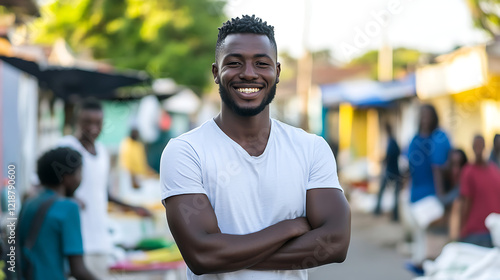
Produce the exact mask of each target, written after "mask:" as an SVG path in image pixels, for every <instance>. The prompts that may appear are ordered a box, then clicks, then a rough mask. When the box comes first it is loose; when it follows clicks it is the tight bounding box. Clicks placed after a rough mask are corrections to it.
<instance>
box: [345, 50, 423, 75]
mask: <svg viewBox="0 0 500 280" xmlns="http://www.w3.org/2000/svg"><path fill="white" fill-rule="evenodd" d="M392 55H393V57H392V67H393V76H394V77H398V76H399V75H400V73H406V72H407V71H408V68H411V67H412V66H414V65H416V64H417V63H418V60H419V58H420V55H421V53H420V52H419V51H417V50H412V49H406V48H397V49H394V50H393V52H392ZM377 63H378V50H371V51H368V52H366V53H365V54H363V55H361V56H359V57H357V58H354V59H353V60H352V61H351V62H350V65H371V66H372V71H371V76H372V78H374V79H377V77H378V73H377V71H378V69H377Z"/></svg>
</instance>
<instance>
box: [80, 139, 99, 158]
mask: <svg viewBox="0 0 500 280" xmlns="http://www.w3.org/2000/svg"><path fill="white" fill-rule="evenodd" d="M76 138H77V139H78V141H80V143H81V144H82V146H83V147H84V148H85V150H87V152H89V153H91V154H93V155H96V154H97V150H96V148H95V142H94V141H91V140H89V139H87V138H85V137H83V136H82V135H77V137H76Z"/></svg>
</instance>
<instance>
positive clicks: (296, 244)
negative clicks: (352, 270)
mask: <svg viewBox="0 0 500 280" xmlns="http://www.w3.org/2000/svg"><path fill="white" fill-rule="evenodd" d="M349 236H350V234H349V233H347V234H346V233H345V232H338V230H336V229H328V228H327V227H324V228H318V229H315V230H312V231H310V232H308V233H306V234H304V235H302V236H300V237H297V238H295V239H292V240H290V241H289V242H287V243H286V244H285V245H283V247H281V248H280V249H279V250H277V251H276V252H275V253H273V254H272V255H271V256H269V257H268V258H267V259H265V260H264V261H262V262H260V263H258V264H256V265H254V266H252V267H251V269H256V270H294V269H306V268H311V267H316V266H320V265H324V264H328V263H335V262H343V261H344V260H345V258H346V255H347V249H348V247H349V241H350V238H349Z"/></svg>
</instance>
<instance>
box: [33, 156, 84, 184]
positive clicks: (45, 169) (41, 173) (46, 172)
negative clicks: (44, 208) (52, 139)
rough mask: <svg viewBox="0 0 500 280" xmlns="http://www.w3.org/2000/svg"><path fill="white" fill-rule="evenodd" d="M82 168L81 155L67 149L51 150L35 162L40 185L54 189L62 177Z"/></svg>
mask: <svg viewBox="0 0 500 280" xmlns="http://www.w3.org/2000/svg"><path fill="white" fill-rule="evenodd" d="M81 166H82V155H81V154H80V153H79V152H77V151H75V150H73V149H71V148H68V147H61V148H56V149H52V150H50V151H48V152H46V153H44V154H43V155H42V156H41V157H40V158H39V159H38V161H37V174H38V178H39V179H40V183H41V184H42V185H44V186H46V187H55V186H58V185H60V184H61V183H62V179H63V176H64V175H71V174H74V173H75V172H76V171H77V170H78V168H80V167H81Z"/></svg>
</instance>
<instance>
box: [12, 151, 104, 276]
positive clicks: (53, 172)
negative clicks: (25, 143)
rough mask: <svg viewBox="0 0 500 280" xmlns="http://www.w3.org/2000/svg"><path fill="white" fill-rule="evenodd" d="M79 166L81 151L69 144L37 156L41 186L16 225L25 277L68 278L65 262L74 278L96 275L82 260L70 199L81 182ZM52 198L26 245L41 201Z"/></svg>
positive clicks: (77, 219) (74, 207) (74, 206)
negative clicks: (32, 238)
mask: <svg viewBox="0 0 500 280" xmlns="http://www.w3.org/2000/svg"><path fill="white" fill-rule="evenodd" d="M81 167H82V157H81V155H80V153H78V152H77V151H75V150H72V149H70V148H57V149H54V150H51V151H48V152H47V153H45V154H44V155H42V156H41V157H40V159H39V160H38V162H37V172H38V177H39V178H40V183H41V184H42V185H43V186H44V190H43V191H42V192H41V193H40V194H39V195H38V196H36V197H34V198H33V199H31V200H29V201H27V202H26V203H25V204H24V205H23V209H22V210H21V214H20V217H19V225H18V226H19V227H20V228H19V229H20V230H19V231H18V232H19V236H18V240H19V244H20V248H21V252H22V256H23V260H22V270H23V271H22V272H23V278H24V279H27V280H32V279H33V280H38V279H52V280H59V279H67V275H66V274H67V273H65V267H67V265H66V263H65V262H68V264H69V269H70V271H69V272H70V273H69V274H70V275H72V276H73V277H75V278H76V279H77V280H80V279H85V280H86V279H96V278H95V277H94V276H93V275H92V274H91V273H90V272H89V271H88V270H87V268H86V267H85V265H84V262H83V258H82V255H83V246H82V235H81V231H80V215H79V209H78V205H77V204H76V203H75V202H74V201H73V200H71V199H70V197H71V196H72V195H73V193H74V192H75V190H76V189H77V188H78V186H79V185H80V181H81V179H82V175H81V169H82V168H81ZM51 198H54V199H55V201H54V203H53V204H52V205H51V206H50V208H48V210H47V212H46V214H45V217H43V223H42V225H41V227H40V229H39V232H38V235H37V236H36V239H35V240H36V241H35V243H34V245H33V246H32V248H30V249H29V248H27V246H26V241H27V238H28V234H29V233H30V232H32V231H33V223H34V219H35V217H36V215H37V213H38V212H39V211H40V208H41V205H42V204H43V203H44V202H46V201H47V200H49V199H51ZM28 271H29V272H30V273H29V274H30V275H28Z"/></svg>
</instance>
